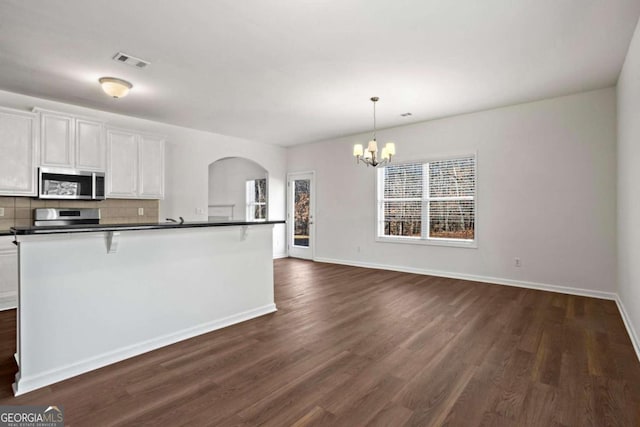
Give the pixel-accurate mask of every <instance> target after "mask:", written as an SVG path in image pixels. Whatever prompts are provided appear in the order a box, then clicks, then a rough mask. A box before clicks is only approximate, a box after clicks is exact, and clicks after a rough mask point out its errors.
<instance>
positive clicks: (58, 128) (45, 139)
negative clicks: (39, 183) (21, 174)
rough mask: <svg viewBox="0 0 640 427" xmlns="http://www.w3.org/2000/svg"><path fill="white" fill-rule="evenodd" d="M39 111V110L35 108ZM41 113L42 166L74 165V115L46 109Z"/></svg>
mask: <svg viewBox="0 0 640 427" xmlns="http://www.w3.org/2000/svg"><path fill="white" fill-rule="evenodd" d="M34 111H38V110H34ZM38 112H39V113H40V147H41V148H40V150H41V154H42V158H41V160H40V164H41V165H42V166H55V167H68V168H71V167H73V161H74V152H73V151H74V150H73V149H74V143H73V137H74V135H73V117H71V116H67V115H63V114H57V113H52V112H46V111H38Z"/></svg>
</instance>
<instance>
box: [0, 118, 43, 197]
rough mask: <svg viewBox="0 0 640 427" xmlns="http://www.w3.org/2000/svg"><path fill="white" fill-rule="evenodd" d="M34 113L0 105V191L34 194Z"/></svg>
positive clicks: (35, 145) (1, 193)
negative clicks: (0, 106)
mask: <svg viewBox="0 0 640 427" xmlns="http://www.w3.org/2000/svg"><path fill="white" fill-rule="evenodd" d="M35 123H36V116H35V115H34V114H31V113H27V112H23V111H17V110H10V109H6V108H0V195H3V196H35V195H36V190H37V185H36V153H37V151H36V147H37V144H36V138H35Z"/></svg>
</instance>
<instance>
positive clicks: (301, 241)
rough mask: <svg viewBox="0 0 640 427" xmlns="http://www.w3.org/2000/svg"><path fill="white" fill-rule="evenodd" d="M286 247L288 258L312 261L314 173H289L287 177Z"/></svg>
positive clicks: (313, 241) (313, 240)
mask: <svg viewBox="0 0 640 427" xmlns="http://www.w3.org/2000/svg"><path fill="white" fill-rule="evenodd" d="M287 178H288V179H287V204H288V207H287V246H288V249H289V256H291V257H295V258H304V259H313V246H314V243H315V225H314V208H315V206H314V203H315V202H314V173H313V172H304V173H291V174H289V175H288V177H287Z"/></svg>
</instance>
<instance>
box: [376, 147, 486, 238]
mask: <svg viewBox="0 0 640 427" xmlns="http://www.w3.org/2000/svg"><path fill="white" fill-rule="evenodd" d="M379 177H380V179H381V183H379V185H381V188H380V190H379V192H378V197H379V199H378V219H379V224H380V226H379V229H378V230H379V231H378V234H379V235H381V236H388V237H389V236H390V237H393V236H399V237H414V238H422V239H463V240H473V239H474V238H475V191H476V162H475V158H474V157H473V156H468V157H462V158H455V159H447V160H438V161H433V162H428V163H407V164H399V165H389V166H387V167H385V168H384V169H383V170H382V171H381V173H380V175H379Z"/></svg>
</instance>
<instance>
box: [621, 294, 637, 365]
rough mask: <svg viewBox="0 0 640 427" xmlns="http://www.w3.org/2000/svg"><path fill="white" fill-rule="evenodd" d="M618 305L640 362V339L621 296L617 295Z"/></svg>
mask: <svg viewBox="0 0 640 427" xmlns="http://www.w3.org/2000/svg"><path fill="white" fill-rule="evenodd" d="M616 304H617V305H618V310H619V311H620V315H621V316H622V321H623V322H624V326H625V327H626V328H627V333H628V334H629V338H630V339H631V344H633V349H634V350H635V351H636V356H638V360H640V339H638V334H637V333H636V330H635V329H634V327H633V323H632V322H631V318H630V317H629V315H628V314H627V310H626V309H625V308H624V304H623V303H622V300H621V299H620V296H619V295H616Z"/></svg>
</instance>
